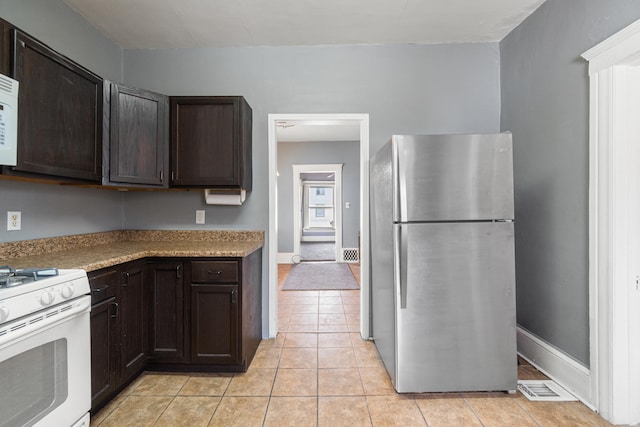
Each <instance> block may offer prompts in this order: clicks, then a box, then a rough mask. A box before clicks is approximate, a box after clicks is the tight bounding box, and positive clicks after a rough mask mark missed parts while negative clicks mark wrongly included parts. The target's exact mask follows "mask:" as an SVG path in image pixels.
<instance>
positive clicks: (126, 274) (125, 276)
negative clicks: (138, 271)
mask: <svg viewBox="0 0 640 427" xmlns="http://www.w3.org/2000/svg"><path fill="white" fill-rule="evenodd" d="M122 277H124V283H123V284H122V286H127V285H128V284H129V272H127V271H125V272H124V273H122Z"/></svg>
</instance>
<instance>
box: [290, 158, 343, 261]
mask: <svg viewBox="0 0 640 427" xmlns="http://www.w3.org/2000/svg"><path fill="white" fill-rule="evenodd" d="M342 167H343V164H312V165H293V204H292V207H293V214H292V216H293V256H292V262H293V263H298V262H315V261H334V262H341V261H342V256H341V255H340V253H341V252H342V235H343V230H342Z"/></svg>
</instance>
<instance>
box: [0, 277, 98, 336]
mask: <svg viewBox="0 0 640 427" xmlns="http://www.w3.org/2000/svg"><path fill="white" fill-rule="evenodd" d="M90 292H91V288H90V287H89V280H88V279H87V273H86V271H84V270H79V269H68V270H58V275H56V276H50V277H45V278H40V279H39V280H36V281H33V282H28V283H23V284H20V285H16V286H11V287H3V288H0V324H1V323H6V322H9V321H11V320H15V319H17V318H19V317H22V316H26V315H28V314H31V313H35V312H37V311H40V310H44V309H47V308H49V307H53V306H55V305H58V304H62V303H64V302H67V301H70V300H73V299H76V298H78V297H80V296H82V295H87V294H89V293H90Z"/></svg>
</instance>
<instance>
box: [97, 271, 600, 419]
mask: <svg viewBox="0 0 640 427" xmlns="http://www.w3.org/2000/svg"><path fill="white" fill-rule="evenodd" d="M287 271H288V268H287V266H285V267H281V273H282V276H285V275H286V272H287ZM355 273H356V277H357V276H358V274H357V273H358V271H357V270H356V271H355ZM283 280H284V277H282V278H281V282H282V281H283ZM357 293H358V291H318V292H316V291H281V295H280V300H279V303H280V313H279V314H280V322H281V330H282V332H281V333H280V334H279V335H278V337H277V338H276V339H272V340H264V341H263V342H262V343H261V344H260V347H259V349H258V352H257V354H256V356H255V358H254V360H253V363H252V364H251V366H250V367H249V370H248V371H247V372H246V373H243V374H182V373H181V374H157V373H150V372H147V373H144V374H143V375H141V376H140V377H139V378H138V379H136V380H135V381H134V382H133V383H132V384H131V385H130V386H129V387H128V388H127V389H126V390H124V391H123V392H122V393H120V394H119V395H118V396H117V397H116V398H115V399H114V400H113V401H112V402H110V403H109V404H108V405H107V406H106V407H105V408H104V409H103V410H102V411H100V412H99V413H98V414H96V416H94V417H93V418H92V420H91V426H98V425H99V426H101V427H107V426H190V427H193V426H243V427H250V426H349V427H355V426H361V425H362V426H371V425H374V426H403V427H409V426H426V425H428V426H474V425H477V426H482V425H484V426H509V427H511V426H608V425H610V424H608V423H607V422H605V421H604V420H603V419H602V418H600V417H599V416H598V415H597V414H595V413H594V412H592V411H591V410H589V409H588V408H587V407H586V406H584V405H582V404H581V403H578V402H561V403H549V402H530V401H528V400H527V399H526V398H525V397H524V396H522V395H521V394H520V393H517V394H515V395H507V394H504V393H450V394H424V395H398V394H397V393H395V392H394V390H393V387H392V385H391V383H390V381H389V377H388V376H387V373H386V371H385V369H384V367H383V365H382V363H381V361H380V359H379V357H378V354H377V351H376V349H375V346H374V345H373V343H371V342H368V341H363V340H361V339H360V336H359V334H358V333H357V332H356V331H357V327H356V326H357V324H358V321H357V318H358V313H359V309H358V307H359V305H358V303H357V301H358V295H357ZM349 315H351V316H349ZM518 375H519V377H520V378H521V379H539V378H545V377H544V375H542V374H541V373H539V372H538V371H537V370H536V369H535V368H533V367H532V366H530V365H526V364H523V365H521V366H519V368H518Z"/></svg>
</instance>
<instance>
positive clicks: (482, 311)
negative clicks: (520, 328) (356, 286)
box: [387, 222, 517, 393]
mask: <svg viewBox="0 0 640 427" xmlns="http://www.w3.org/2000/svg"><path fill="white" fill-rule="evenodd" d="M395 227H396V232H395V233H394V234H395V235H396V236H402V237H401V238H402V239H405V241H403V242H402V244H401V245H400V246H399V247H400V248H401V255H400V258H401V260H400V262H398V263H396V265H401V264H402V263H406V270H405V273H403V274H402V275H403V280H405V281H406V283H404V284H398V283H396V286H395V288H394V289H395V292H396V296H395V298H394V300H395V311H396V315H397V323H396V336H395V340H396V343H397V359H396V361H395V371H396V372H395V374H394V375H391V376H392V379H393V380H394V386H395V387H396V390H397V391H398V392H406V393H411V392H448V391H491V390H515V388H516V381H517V356H516V318H515V266H514V241H513V236H514V234H513V223H505V222H496V223H492V222H483V223H426V224H425V223H423V224H396V225H395ZM398 229H399V230H398ZM402 229H406V232H405V231H402ZM403 285H404V286H403ZM403 293H404V294H403ZM403 300H406V308H402V307H401V301H403ZM387 368H389V367H388V366H387Z"/></svg>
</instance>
